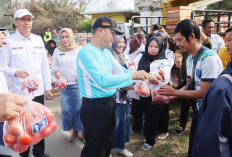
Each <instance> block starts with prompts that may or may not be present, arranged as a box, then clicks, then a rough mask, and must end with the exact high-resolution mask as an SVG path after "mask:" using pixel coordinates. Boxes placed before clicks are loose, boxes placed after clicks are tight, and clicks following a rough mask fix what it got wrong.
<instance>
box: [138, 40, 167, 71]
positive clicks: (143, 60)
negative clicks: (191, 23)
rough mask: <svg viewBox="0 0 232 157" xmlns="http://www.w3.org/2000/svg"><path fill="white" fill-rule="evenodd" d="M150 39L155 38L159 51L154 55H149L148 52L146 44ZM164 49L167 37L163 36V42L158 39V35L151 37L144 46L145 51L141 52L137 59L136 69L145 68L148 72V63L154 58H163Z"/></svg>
mask: <svg viewBox="0 0 232 157" xmlns="http://www.w3.org/2000/svg"><path fill="white" fill-rule="evenodd" d="M152 40H155V41H156V42H157V43H158V45H159V52H158V53H157V54H156V55H151V54H149V53H148V46H149V44H150V42H151V41H152ZM166 49H167V38H164V43H163V41H162V40H160V39H159V38H158V37H156V36H153V37H151V38H150V39H149V41H148V42H147V44H146V46H145V52H142V53H143V56H142V58H141V59H140V61H139V64H138V70H145V71H146V72H148V73H149V72H150V64H151V63H152V62H153V61H154V60H160V59H165V51H166Z"/></svg>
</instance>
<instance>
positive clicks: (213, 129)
mask: <svg viewBox="0 0 232 157" xmlns="http://www.w3.org/2000/svg"><path fill="white" fill-rule="evenodd" d="M33 18H35V17H34V16H33V15H32V14H31V13H30V12H29V11H28V10H26V9H19V10H17V11H16V12H15V14H14V24H15V25H16V26H17V31H16V32H15V33H14V34H12V35H10V36H8V37H6V35H5V34H4V33H2V32H0V47H1V49H0V65H1V66H0V78H1V80H0V98H1V99H0V102H1V105H0V120H1V122H0V145H3V146H4V142H3V125H4V120H7V119H10V118H12V117H16V116H18V115H19V114H20V113H21V112H22V107H23V105H24V103H25V100H24V98H23V97H22V96H23V95H24V93H23V92H22V91H21V85H22V82H23V81H24V79H25V78H27V77H34V78H37V79H38V81H39V88H38V90H36V91H34V92H33V95H34V98H33V101H36V102H39V103H41V104H43V105H44V99H45V98H46V99H48V100H51V99H52V98H53V94H52V92H51V90H52V86H51V85H52V76H53V77H55V79H56V80H59V79H65V80H66V82H67V87H66V88H65V89H59V92H60V96H61V112H62V129H63V130H64V131H69V130H72V133H71V135H70V137H69V138H68V141H69V142H71V141H73V140H74V139H75V137H76V136H77V135H78V132H82V136H83V142H84V148H83V149H82V152H81V157H109V156H117V155H122V156H127V157H131V156H133V152H130V151H129V150H127V149H126V147H125V144H126V143H128V142H130V134H136V133H138V132H141V131H142V130H143V134H144V138H145V143H144V144H143V145H141V149H142V150H150V149H152V148H154V146H155V143H156V137H157V139H158V140H165V139H166V138H167V137H168V136H169V133H168V124H169V105H170V104H172V103H173V102H174V101H177V100H178V102H179V103H181V115H180V127H179V128H177V130H176V133H177V134H178V135H181V134H182V133H183V132H184V131H185V129H186V124H187V122H188V117H189V110H190V107H192V109H193V116H192V123H191V127H190V135H189V149H188V156H190V157H205V156H225V157H228V156H232V153H231V152H232V150H231V146H232V143H231V141H232V131H231V130H232V115H231V103H232V101H231V94H232V93H231V92H232V90H231V89H232V88H231V86H232V83H231V82H232V70H231V69H232V64H231V63H230V61H231V54H232V42H231V41H232V28H228V29H227V30H226V32H225V33H226V38H225V39H226V40H225V41H226V43H225V42H224V40H223V39H222V38H221V37H220V36H219V35H216V34H213V32H214V21H213V20H211V19H205V20H204V21H202V24H199V23H198V22H196V21H193V20H189V19H186V20H182V21H180V22H179V23H177V25H176V28H175V31H174V35H175V37H174V38H173V39H172V38H171V37H170V36H169V35H168V33H167V32H166V31H165V29H164V28H163V27H162V26H159V28H158V30H157V31H154V28H153V26H151V30H150V33H149V35H147V36H146V35H144V34H143V31H142V28H138V31H137V33H136V34H134V36H130V37H129V38H126V37H125V36H124V35H123V32H121V31H120V30H118V29H117V25H116V23H115V21H114V20H113V19H111V18H110V17H106V16H102V17H99V18H97V20H96V21H95V22H94V24H93V26H92V30H93V31H92V39H91V41H90V40H88V38H86V37H87V33H86V32H82V33H78V31H77V30H74V31H72V29H70V28H58V30H57V31H53V32H51V31H50V28H47V29H46V32H45V35H44V36H43V39H42V38H41V37H40V36H38V35H35V34H32V33H31V29H32V23H33ZM4 38H5V39H4ZM48 56H52V64H51V68H49V63H48V58H47V57H48ZM223 69H225V70H223ZM6 76H10V77H11V90H12V93H13V94H12V93H10V92H9V90H8V86H7V83H6V80H5V77H6ZM141 82H143V83H144V84H146V85H147V88H148V90H149V92H150V94H148V95H146V96H144V95H142V94H141V93H138V92H137V91H136V89H135V88H136V87H135V86H136V85H137V84H138V83H141ZM141 88H142V87H141ZM156 96H166V97H167V98H168V101H167V102H165V101H164V99H156ZM130 108H131V115H132V117H133V123H132V124H131V123H130ZM143 116H144V119H143ZM0 148H2V147H0ZM33 148H34V149H33V153H32V154H33V156H35V157H47V156H49V155H48V154H45V142H44V139H43V140H41V141H40V142H39V143H38V144H36V145H34V146H33ZM29 150H30V148H29V149H28V150H27V151H25V152H23V153H20V156H22V157H28V155H29ZM5 151H7V150H5ZM0 154H1V152H0Z"/></svg>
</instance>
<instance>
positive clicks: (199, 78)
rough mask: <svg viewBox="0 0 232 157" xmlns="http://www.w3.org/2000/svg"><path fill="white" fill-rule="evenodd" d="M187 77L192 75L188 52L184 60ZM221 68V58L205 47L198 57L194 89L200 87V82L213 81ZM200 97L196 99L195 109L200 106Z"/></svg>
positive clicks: (190, 59)
mask: <svg viewBox="0 0 232 157" xmlns="http://www.w3.org/2000/svg"><path fill="white" fill-rule="evenodd" d="M186 68H187V77H188V78H191V77H192V69H193V57H192V55H191V54H190V55H189V56H188V58H187V61H186ZM222 70H223V65H222V62H221V59H220V58H219V56H218V55H217V53H216V52H214V51H212V50H210V49H205V50H204V51H203V52H202V54H201V55H200V56H199V57H198V60H197V64H196V68H195V73H194V75H195V76H194V77H195V78H194V79H195V90H200V89H201V82H213V81H214V80H215V79H216V78H217V77H218V76H219V74H220V73H221V72H222ZM201 104H202V99H197V101H196V105H197V109H198V110H199V108H200V107H201Z"/></svg>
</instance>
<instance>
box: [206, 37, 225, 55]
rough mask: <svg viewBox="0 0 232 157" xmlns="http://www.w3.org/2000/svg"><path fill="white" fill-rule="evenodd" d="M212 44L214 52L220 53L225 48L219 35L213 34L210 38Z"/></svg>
mask: <svg viewBox="0 0 232 157" xmlns="http://www.w3.org/2000/svg"><path fill="white" fill-rule="evenodd" d="M209 38H210V40H211V42H212V49H211V50H213V51H214V52H218V51H219V50H220V49H221V48H222V47H224V46H225V42H224V40H223V39H222V38H221V37H220V36H219V35H217V34H212V35H211V36H210V37H209Z"/></svg>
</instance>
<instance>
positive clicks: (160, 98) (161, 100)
mask: <svg viewBox="0 0 232 157" xmlns="http://www.w3.org/2000/svg"><path fill="white" fill-rule="evenodd" d="M159 88H160V87H158V88H155V89H153V90H152V100H153V104H154V105H155V106H156V107H158V108H163V107H164V106H165V105H166V104H168V103H169V101H170V97H169V96H166V95H160V94H159V93H157V91H158V90H159Z"/></svg>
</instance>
